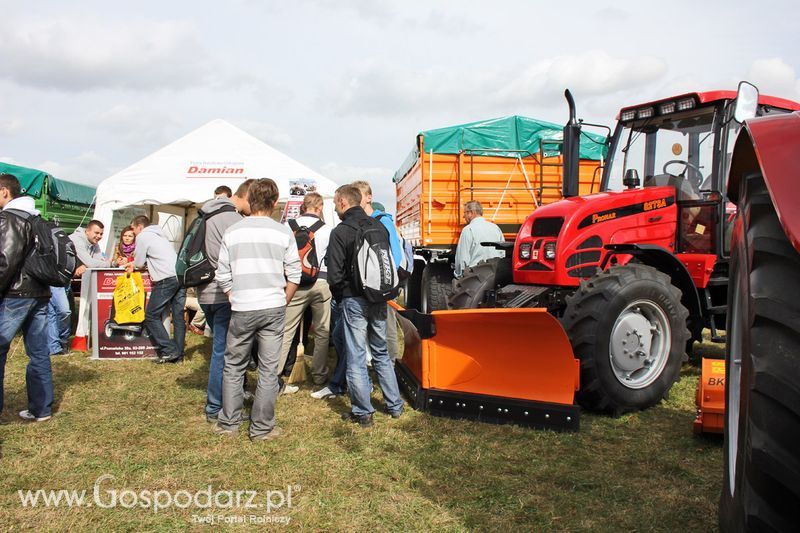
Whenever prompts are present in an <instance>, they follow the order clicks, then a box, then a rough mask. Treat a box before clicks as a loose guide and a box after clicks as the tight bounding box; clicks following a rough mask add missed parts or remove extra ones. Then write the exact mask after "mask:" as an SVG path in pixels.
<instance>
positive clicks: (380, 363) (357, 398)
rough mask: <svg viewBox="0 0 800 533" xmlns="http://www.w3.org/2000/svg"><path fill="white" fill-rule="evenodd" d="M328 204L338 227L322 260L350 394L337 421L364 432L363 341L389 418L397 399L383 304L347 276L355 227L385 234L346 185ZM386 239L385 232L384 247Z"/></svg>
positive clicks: (368, 413)
mask: <svg viewBox="0 0 800 533" xmlns="http://www.w3.org/2000/svg"><path fill="white" fill-rule="evenodd" d="M334 203H335V205H336V212H337V213H338V215H339V218H341V219H342V223H341V224H339V225H338V226H336V227H335V228H334V229H333V231H332V232H331V239H330V243H329V244H328V252H327V259H326V261H327V263H328V283H329V285H330V288H331V293H332V294H333V298H334V299H335V300H336V302H337V304H338V305H339V306H341V312H342V322H343V324H342V326H343V330H344V340H345V345H346V352H347V354H346V357H347V387H348V389H349V390H350V403H351V411H350V412H349V413H346V414H345V415H343V416H342V418H343V419H344V420H349V421H351V422H356V423H358V424H359V425H360V426H361V427H369V426H371V425H372V413H374V412H375V409H373V407H372V403H371V401H370V389H371V387H370V380H369V375H368V373H367V343H368V342H369V350H370V353H371V354H372V368H373V369H375V373H376V374H377V375H378V383H379V384H380V386H381V390H382V391H383V398H384V400H385V402H386V410H387V412H388V413H389V415H391V417H392V418H399V417H400V415H401V414H402V413H403V400H402V399H401V398H400V390H399V387H398V386H397V377H396V376H395V374H394V366H393V365H392V361H391V359H390V358H389V352H388V347H387V345H386V302H379V303H372V302H369V301H367V300H366V298H364V293H363V289H362V288H361V286H360V284H359V283H358V282H357V281H356V280H355V279H354V272H353V264H354V263H353V258H354V257H355V256H356V252H357V250H356V248H357V247H358V245H359V243H358V240H359V237H358V235H359V231H360V230H359V228H366V227H370V228H380V230H381V231H383V232H384V233H386V229H385V228H384V227H383V225H382V224H381V223H380V221H378V220H376V219H374V218H372V217H370V216H368V215H367V214H366V213H365V212H364V209H363V208H362V207H361V206H360V204H361V192H360V191H359V190H358V188H356V187H353V186H352V185H344V186H342V187H339V188H338V189H337V190H336V195H335V196H334ZM388 239H389V235H388V233H387V234H386V240H387V242H388ZM340 355H341V354H340Z"/></svg>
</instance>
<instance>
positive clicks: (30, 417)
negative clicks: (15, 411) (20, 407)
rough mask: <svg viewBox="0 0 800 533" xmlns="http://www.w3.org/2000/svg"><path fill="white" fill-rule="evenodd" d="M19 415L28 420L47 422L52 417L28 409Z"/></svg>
mask: <svg viewBox="0 0 800 533" xmlns="http://www.w3.org/2000/svg"><path fill="white" fill-rule="evenodd" d="M19 417H20V418H21V419H23V420H25V421H27V422H46V421H47V420H50V419H51V418H52V416H51V415H47V416H36V415H34V414H33V413H31V412H30V411H28V410H27V409H25V410H24V411H20V412H19Z"/></svg>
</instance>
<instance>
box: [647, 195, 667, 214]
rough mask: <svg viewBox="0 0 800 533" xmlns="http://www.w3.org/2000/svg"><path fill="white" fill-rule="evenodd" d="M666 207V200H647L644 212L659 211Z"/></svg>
mask: <svg viewBox="0 0 800 533" xmlns="http://www.w3.org/2000/svg"><path fill="white" fill-rule="evenodd" d="M662 207H667V199H666V198H659V199H658V200H648V201H646V202H645V203H644V210H645V211H652V210H653V209H661V208H662Z"/></svg>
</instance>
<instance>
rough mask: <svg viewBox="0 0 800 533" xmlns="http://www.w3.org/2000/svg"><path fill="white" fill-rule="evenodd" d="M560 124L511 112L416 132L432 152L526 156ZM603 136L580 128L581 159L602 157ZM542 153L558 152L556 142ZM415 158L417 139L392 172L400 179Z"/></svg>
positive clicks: (555, 136) (556, 133)
mask: <svg viewBox="0 0 800 533" xmlns="http://www.w3.org/2000/svg"><path fill="white" fill-rule="evenodd" d="M563 129H564V127H563V126H560V125H558V124H553V123H552V122H546V121H544V120H538V119H535V118H528V117H523V116H520V115H511V116H507V117H500V118H492V119H488V120H481V121H478V122H469V123H467V124H458V125H456V126H448V127H445V128H438V129H433V130H427V131H422V132H420V133H419V134H418V135H417V139H419V138H420V137H421V138H422V141H423V149H424V150H425V152H428V151H430V150H433V153H434V154H459V153H461V152H469V153H471V154H473V155H491V156H500V157H517V156H518V155H519V156H521V157H526V156H528V155H531V154H536V153H538V152H539V148H540V146H541V144H542V141H548V140H561V139H562V137H563ZM604 142H605V137H604V136H602V135H596V134H592V133H587V132H583V133H582V135H581V145H580V157H581V159H594V160H600V159H602V158H604V157H606V154H607V151H608V149H607V147H606V146H605V144H604ZM546 148H549V149H547V150H545V155H546V156H551V155H558V154H559V152H560V150H559V148H558V147H557V146H552V147H547V145H546ZM418 158H419V141H418V142H417V146H416V147H415V148H414V150H412V151H411V154H410V155H409V156H408V158H406V160H405V161H404V162H403V164H402V165H401V167H400V169H399V170H398V171H397V172H396V173H395V175H394V181H395V182H397V181H400V180H401V179H402V178H403V176H404V175H405V174H406V173H407V172H408V171H409V170H410V169H411V167H412V166H413V165H414V163H415V162H416V160H417V159H418Z"/></svg>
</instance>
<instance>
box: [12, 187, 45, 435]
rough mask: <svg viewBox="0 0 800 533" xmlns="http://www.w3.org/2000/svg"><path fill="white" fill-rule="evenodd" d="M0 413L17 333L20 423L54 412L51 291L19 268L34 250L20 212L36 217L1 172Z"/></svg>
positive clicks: (29, 200) (27, 224)
mask: <svg viewBox="0 0 800 533" xmlns="http://www.w3.org/2000/svg"><path fill="white" fill-rule="evenodd" d="M0 208H2V210H3V211H2V212H0V412H1V411H2V410H3V393H4V390H3V380H4V378H5V368H6V357H7V356H8V349H9V347H10V346H11V341H12V340H13V339H14V336H15V335H16V334H17V332H18V331H19V330H22V337H23V339H24V341H25V351H26V352H27V354H28V358H29V359H30V361H29V362H28V368H27V370H26V372H25V383H26V385H27V389H28V408H27V409H26V410H24V411H20V413H19V416H20V417H21V418H22V419H23V420H28V421H36V422H44V421H45V420H49V419H50V417H51V415H52V414H53V371H52V368H51V366H50V351H49V350H48V347H47V302H48V301H49V300H50V287H48V286H47V285H45V284H43V283H40V282H39V281H37V280H36V279H34V278H33V277H31V276H30V275H29V274H28V272H27V270H26V269H25V267H24V262H25V257H26V256H27V255H28V252H29V251H30V249H31V247H32V246H33V235H32V230H31V224H30V222H29V221H28V220H27V219H26V218H25V217H24V215H22V214H18V213H15V211H16V212H19V211H24V212H26V213H29V214H31V215H38V214H39V211H37V210H36V208H35V207H34V203H33V198H31V197H30V196H22V193H21V188H20V184H19V180H17V178H16V177H14V176H12V175H11V174H0Z"/></svg>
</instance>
